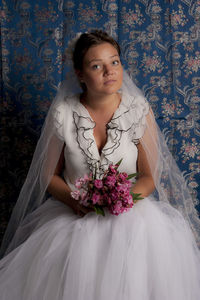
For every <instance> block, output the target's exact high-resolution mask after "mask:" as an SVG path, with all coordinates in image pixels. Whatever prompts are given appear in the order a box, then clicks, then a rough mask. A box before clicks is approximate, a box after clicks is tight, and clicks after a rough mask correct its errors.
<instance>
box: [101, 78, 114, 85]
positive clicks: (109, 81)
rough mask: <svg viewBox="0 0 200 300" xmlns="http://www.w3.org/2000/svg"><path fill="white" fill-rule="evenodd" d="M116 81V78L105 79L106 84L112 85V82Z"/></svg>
mask: <svg viewBox="0 0 200 300" xmlns="http://www.w3.org/2000/svg"><path fill="white" fill-rule="evenodd" d="M115 82H116V80H114V79H110V80H107V81H105V82H104V84H105V85H110V84H113V83H115Z"/></svg>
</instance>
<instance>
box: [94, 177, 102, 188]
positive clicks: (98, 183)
mask: <svg viewBox="0 0 200 300" xmlns="http://www.w3.org/2000/svg"><path fill="white" fill-rule="evenodd" d="M94 186H95V187H96V188H97V189H101V188H102V187H103V182H102V180H101V179H95V181H94Z"/></svg>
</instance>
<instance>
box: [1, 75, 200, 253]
mask: <svg viewBox="0 0 200 300" xmlns="http://www.w3.org/2000/svg"><path fill="white" fill-rule="evenodd" d="M121 92H122V93H127V94H130V95H131V96H133V97H137V104H139V103H140V101H141V102H144V96H143V94H142V92H141V90H140V89H138V88H137V87H136V85H135V84H134V83H133V81H132V79H131V78H130V77H129V75H128V74H127V73H126V71H124V76H123V85H122V88H121ZM77 93H81V89H80V86H79V83H78V80H77V79H76V76H75V74H73V76H71V74H70V75H69V76H68V79H67V80H65V81H64V82H63V83H62V84H60V86H59V88H58V92H57V95H56V97H55V99H54V101H53V102H52V105H51V107H50V109H49V112H48V114H47V117H46V120H45V123H44V125H43V128H42V132H41V136H40V139H39V141H38V144H37V146H36V150H35V153H34V156H33V160H32V163H31V166H30V169H29V172H28V175H27V178H26V180H25V183H24V185H23V187H22V189H21V192H20V195H19V198H18V200H17V203H16V205H15V207H14V210H13V213H12V216H11V218H10V221H9V224H8V227H7V230H6V233H5V235H4V238H3V242H2V247H1V252H0V256H1V257H3V256H4V255H6V254H8V253H9V252H10V251H12V250H13V249H15V248H16V247H17V246H18V245H20V244H21V243H22V242H23V241H25V240H26V239H27V238H28V236H29V235H30V234H31V230H32V229H30V231H29V232H27V231H26V232H24V231H23V230H20V228H21V227H22V225H23V222H26V217H27V216H28V215H29V214H30V213H31V212H33V211H34V210H35V209H36V208H37V207H39V206H40V205H41V204H42V203H43V202H44V201H45V200H46V199H47V197H48V193H47V186H48V184H49V182H50V180H51V177H52V175H53V173H54V170H55V167H56V164H57V162H58V159H59V157H60V153H61V151H62V148H63V146H64V141H63V139H62V136H58V134H57V133H58V132H59V128H60V130H62V129H61V128H62V125H63V124H62V122H65V120H61V119H60V118H58V117H57V114H59V110H57V108H58V107H59V105H60V104H61V103H64V105H66V109H67V105H68V103H67V100H68V97H70V96H72V95H74V94H77ZM145 101H146V100H145ZM57 120H61V122H60V123H59V122H58V121H57ZM144 126H145V131H144V135H143V136H142V138H141V139H140V141H139V142H140V143H141V144H142V146H143V148H144V150H145V153H146V156H147V159H148V163H149V166H150V169H151V173H152V176H153V178H154V182H155V186H156V190H155V192H154V197H155V198H156V200H157V201H162V202H167V203H170V204H171V205H172V206H174V207H175V208H176V209H178V210H179V211H180V213H181V214H182V215H184V217H185V219H186V220H187V221H188V223H189V225H190V227H191V229H192V231H193V233H194V236H195V239H196V241H197V244H198V246H200V219H199V217H198V213H197V210H196V209H195V205H194V203H193V200H192V197H191V196H190V193H189V190H188V188H187V186H186V182H185V180H184V178H183V176H182V174H181V172H180V170H179V169H178V167H177V165H176V163H175V160H174V159H173V157H172V155H171V153H170V152H169V150H168V147H167V145H166V142H165V139H164V137H163V135H162V133H161V131H160V129H159V128H158V126H157V124H156V121H155V118H154V115H153V112H152V110H151V109H150V110H149V113H148V114H147V116H146V123H145V124H144ZM14 237H15V238H14Z"/></svg>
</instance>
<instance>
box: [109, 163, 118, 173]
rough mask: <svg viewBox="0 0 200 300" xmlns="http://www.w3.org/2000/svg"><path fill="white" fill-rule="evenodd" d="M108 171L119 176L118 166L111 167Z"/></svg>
mask: <svg viewBox="0 0 200 300" xmlns="http://www.w3.org/2000/svg"><path fill="white" fill-rule="evenodd" d="M108 170H109V172H111V173H112V174H117V166H116V165H109V168H108Z"/></svg>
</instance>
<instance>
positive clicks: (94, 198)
mask: <svg viewBox="0 0 200 300" xmlns="http://www.w3.org/2000/svg"><path fill="white" fill-rule="evenodd" d="M100 197H101V196H100V194H96V193H94V194H93V195H92V203H93V204H96V203H98V202H99V201H100Z"/></svg>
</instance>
